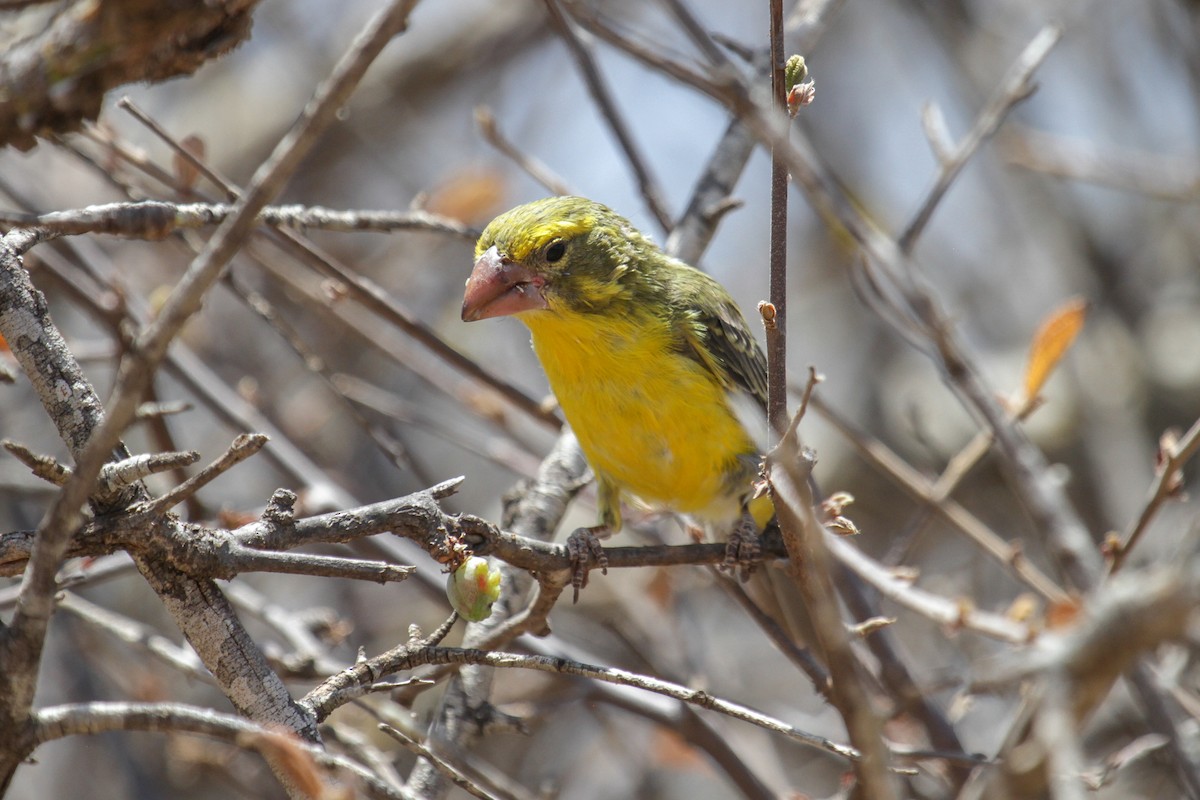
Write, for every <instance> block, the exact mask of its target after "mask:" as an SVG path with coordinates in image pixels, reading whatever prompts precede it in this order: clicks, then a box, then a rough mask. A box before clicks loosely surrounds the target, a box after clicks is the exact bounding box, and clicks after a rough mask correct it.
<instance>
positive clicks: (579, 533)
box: [567, 525, 608, 603]
mask: <svg viewBox="0 0 1200 800" xmlns="http://www.w3.org/2000/svg"><path fill="white" fill-rule="evenodd" d="M607 532H608V528H606V527H605V526H603V525H597V526H596V527H594V528H576V529H575V532H574V533H572V534H571V535H570V536H568V537H567V557H568V558H570V560H571V587H572V588H573V589H574V593H573V594H572V597H571V602H572V603H578V602H579V590H580V589H582V588H583V587H585V586H587V582H588V573H589V572H590V571H591V570H592V569H593V568H596V567H599V568H600V572H601V573H602V574H604V575H607V574H608V556H607V555H605V554H604V548H603V547H601V546H600V537H601V536H602V535H604V534H605V533H607Z"/></svg>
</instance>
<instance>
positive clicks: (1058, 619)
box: [1046, 598, 1082, 630]
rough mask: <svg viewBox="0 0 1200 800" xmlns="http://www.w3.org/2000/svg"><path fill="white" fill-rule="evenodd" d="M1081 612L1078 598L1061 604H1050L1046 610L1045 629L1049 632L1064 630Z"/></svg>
mask: <svg viewBox="0 0 1200 800" xmlns="http://www.w3.org/2000/svg"><path fill="white" fill-rule="evenodd" d="M1081 610H1082V608H1081V607H1080V605H1079V600H1078V598H1071V599H1070V600H1066V601H1064V602H1061V603H1051V604H1050V607H1049V608H1047V609H1046V627H1047V628H1049V629H1051V630H1053V629H1055V628H1065V627H1067V626H1068V625H1071V624H1072V623H1074V622H1075V620H1076V619H1078V617H1079V612H1080V611H1081Z"/></svg>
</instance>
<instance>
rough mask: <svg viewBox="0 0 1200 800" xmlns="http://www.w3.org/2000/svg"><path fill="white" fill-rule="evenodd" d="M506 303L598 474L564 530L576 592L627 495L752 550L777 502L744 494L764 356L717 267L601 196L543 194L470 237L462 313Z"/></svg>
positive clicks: (474, 316)
mask: <svg viewBox="0 0 1200 800" xmlns="http://www.w3.org/2000/svg"><path fill="white" fill-rule="evenodd" d="M504 316H511V317H515V318H516V319H518V320H520V321H521V322H522V323H524V325H525V326H526V327H527V328H528V329H529V331H530V334H531V339H532V344H533V350H534V352H535V354H536V356H537V358H538V361H539V362H540V363H541V366H542V369H543V371H544V372H545V375H546V379H547V381H548V383H549V385H550V389H551V391H552V392H553V393H554V396H555V398H556V399H557V401H558V405H559V408H560V409H561V411H562V413H563V416H564V417H565V418H566V421H567V423H568V424H569V425H570V427H571V428H572V430H573V431H574V432H575V435H576V437H577V439H578V441H579V445H580V448H581V449H582V451H583V454H584V456H585V457H586V459H587V461H588V464H589V466H590V467H591V469H592V472H593V473H594V475H595V478H596V483H597V498H598V512H599V520H598V523H597V524H596V525H594V526H591V527H589V528H581V529H579V530H577V531H576V532H575V533H574V534H572V536H571V537H570V538H569V539H568V542H567V544H568V551H569V553H570V555H571V560H572V563H573V564H574V565H575V570H574V574H573V579H572V583H573V584H574V587H575V597H576V599H578V593H579V589H580V588H581V587H582V586H584V585H586V582H587V572H588V569H589V568H590V566H592V565H595V566H599V567H600V568H601V570H602V571H606V567H607V559H606V557H605V556H604V553H603V549H602V548H601V547H600V545H599V541H598V540H599V539H601V538H605V537H607V536H608V535H611V534H613V533H616V532H617V531H619V530H620V529H621V527H622V512H621V503H622V500H623V499H624V498H630V499H636V500H639V501H641V503H643V504H645V505H647V506H649V507H651V508H659V509H663V510H667V511H671V512H676V513H678V514H681V515H683V516H684V517H686V518H688V519H690V520H693V521H695V522H697V523H699V524H700V525H701V526H703V527H705V528H708V529H710V530H713V531H719V530H721V529H724V530H725V531H727V532H729V533H730V537H729V543H728V545H727V556H728V557H727V561H731V560H734V559H736V560H739V561H745V559H746V558H751V559H752V558H753V554H754V551H755V544H756V542H757V535H758V533H759V532H761V530H762V529H763V528H764V527H765V526H766V524H767V523H768V521H769V520H770V519H771V517H772V515H773V506H772V505H771V503H770V498H769V496H758V497H755V496H754V494H755V493H754V485H755V480H756V478H757V476H758V474H759V464H760V461H761V448H760V446H759V444H758V437H756V436H755V435H754V434H753V433H752V432H751V429H750V428H751V425H748V424H747V422H746V421H745V420H746V415H745V414H744V413H743V412H742V411H740V410H739V409H740V408H742V407H744V406H747V405H748V406H749V408H750V409H751V415H750V417H751V418H752V419H753V418H758V419H761V420H762V421H763V422H762V427H763V430H764V431H765V419H766V396H767V368H766V358H765V357H764V355H763V351H762V348H761V347H760V346H759V344H758V341H757V340H756V339H755V337H754V335H753V334H752V333H751V331H750V327H749V326H748V325H747V323H746V320H745V318H744V317H743V316H742V313H741V311H740V310H739V309H738V306H737V304H736V302H735V301H734V300H733V298H732V297H731V296H730V294H729V292H728V291H727V290H726V289H725V288H724V287H723V286H722V285H721V284H720V283H719V282H717V281H716V280H715V279H714V278H712V277H711V276H709V275H707V274H706V273H704V272H701V271H700V270H698V269H696V268H695V267H692V266H690V265H688V264H686V263H684V262H682V261H680V260H678V259H676V258H673V257H671V256H669V255H667V254H666V253H664V252H663V251H662V250H661V249H660V248H659V247H658V246H657V245H656V244H655V243H654V241H653V240H652V239H650V238H649V237H648V236H646V235H644V234H643V233H641V232H640V231H639V230H637V229H636V228H635V227H634V226H633V225H632V224H631V223H630V222H629V221H628V220H627V219H625V218H624V217H622V216H621V215H619V214H618V213H617V212H615V211H613V210H612V209H610V208H608V207H607V206H604V205H602V204H600V203H598V202H594V201H592V200H588V199H586V198H582V197H563V196H558V197H550V198H546V199H543V200H537V201H534V202H531V203H527V204H525V205H520V206H517V207H516V208H513V209H511V210H509V211H507V212H505V213H503V214H501V215H499V216H497V217H496V218H495V219H494V220H492V221H491V222H490V223H489V224H488V225H487V227H486V228H485V229H484V231H483V233H482V235H481V236H480V238H479V240H478V242H477V243H476V246H475V263H474V267H473V269H472V271H471V274H470V277H469V278H468V279H467V282H466V290H465V292H464V295H463V305H462V319H463V321H465V322H475V321H478V320H485V319H491V318H495V317H504ZM747 400H748V403H747Z"/></svg>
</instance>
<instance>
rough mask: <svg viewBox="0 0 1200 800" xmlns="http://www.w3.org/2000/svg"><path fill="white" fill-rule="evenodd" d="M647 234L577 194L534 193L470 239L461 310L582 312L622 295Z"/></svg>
mask: <svg viewBox="0 0 1200 800" xmlns="http://www.w3.org/2000/svg"><path fill="white" fill-rule="evenodd" d="M650 253H658V249H657V248H656V247H655V246H654V244H653V243H652V242H650V240H648V239H646V238H645V237H644V236H643V235H642V234H641V233H639V232H638V231H637V230H636V229H635V228H633V226H632V225H630V224H629V222H628V221H627V220H625V219H624V218H623V217H621V216H620V215H618V214H617V213H616V212H614V211H612V210H610V209H609V208H607V207H605V206H602V205H600V204H599V203H594V202H592V201H591V200H585V199H584V198H582V197H551V198H547V199H545V200H538V201H535V202H533V203H528V204H526V205H523V206H518V207H516V208H514V209H512V210H511V211H507V212H505V213H504V214H501V215H500V216H498V217H496V218H495V219H494V220H492V221H491V223H489V224H488V226H487V228H486V229H484V231H483V235H482V236H480V237H479V242H478V243H477V244H476V245H475V268H474V269H473V270H472V272H471V277H470V278H468V279H467V289H466V292H465V294H464V295H463V307H462V318H463V320H465V321H467V322H474V321H475V320H480V319H488V318H489V317H502V316H510V315H525V314H536V313H540V312H547V311H548V312H552V313H555V312H557V313H565V312H576V313H586V312H588V311H598V310H600V309H603V308H605V307H607V306H608V305H609V304H611V303H613V302H616V301H619V300H620V299H621V298H622V297H623V296H625V295H627V294H628V292H629V291H630V285H629V284H630V280H629V279H630V278H631V277H633V273H635V272H636V271H637V266H638V264H639V263H640V262H642V261H643V260H644V256H645V255H647V254H650Z"/></svg>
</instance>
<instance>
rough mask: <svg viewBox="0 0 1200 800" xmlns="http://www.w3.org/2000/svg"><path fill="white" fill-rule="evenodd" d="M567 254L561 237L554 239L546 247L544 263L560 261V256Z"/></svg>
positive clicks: (565, 244) (565, 245)
mask: <svg viewBox="0 0 1200 800" xmlns="http://www.w3.org/2000/svg"><path fill="white" fill-rule="evenodd" d="M566 254H567V243H566V242H564V241H562V240H561V239H556V240H555V241H553V242H551V243H550V246H549V247H547V248H546V263H548V264H553V263H554V262H556V261H562V257H563V256H565V255H566Z"/></svg>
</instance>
